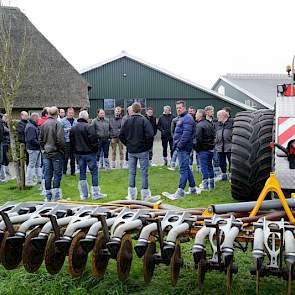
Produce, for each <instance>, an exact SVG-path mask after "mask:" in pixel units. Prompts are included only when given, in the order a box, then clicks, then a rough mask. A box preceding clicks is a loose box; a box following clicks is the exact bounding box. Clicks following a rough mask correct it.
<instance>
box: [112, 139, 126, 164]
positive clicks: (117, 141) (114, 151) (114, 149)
mask: <svg viewBox="0 0 295 295" xmlns="http://www.w3.org/2000/svg"><path fill="white" fill-rule="evenodd" d="M111 146H112V161H113V162H115V161H116V156H117V146H118V148H119V155H120V161H121V162H122V161H123V159H124V155H123V143H122V142H121V141H120V139H119V138H112V140H111Z"/></svg>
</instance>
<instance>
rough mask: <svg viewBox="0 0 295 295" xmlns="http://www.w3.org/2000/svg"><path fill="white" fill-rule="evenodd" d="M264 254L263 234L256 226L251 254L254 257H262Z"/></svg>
mask: <svg viewBox="0 0 295 295" xmlns="http://www.w3.org/2000/svg"><path fill="white" fill-rule="evenodd" d="M263 255H264V234H263V229H262V228H260V227H258V228H256V229H255V231H254V243H253V251H252V256H253V257H254V258H257V259H258V258H262V257H263Z"/></svg>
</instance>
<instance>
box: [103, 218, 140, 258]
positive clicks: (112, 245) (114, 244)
mask: <svg viewBox="0 0 295 295" xmlns="http://www.w3.org/2000/svg"><path fill="white" fill-rule="evenodd" d="M141 226H142V221H141V220H140V219H136V220H133V221H130V222H127V223H125V224H122V225H121V226H118V227H117V228H116V230H115V232H114V234H113V236H112V237H111V239H110V241H109V242H108V243H107V248H108V250H109V251H110V254H111V258H113V259H116V257H117V254H118V252H119V250H120V247H121V240H122V237H123V235H124V234H125V233H126V232H128V231H132V230H134V229H136V228H139V227H141Z"/></svg>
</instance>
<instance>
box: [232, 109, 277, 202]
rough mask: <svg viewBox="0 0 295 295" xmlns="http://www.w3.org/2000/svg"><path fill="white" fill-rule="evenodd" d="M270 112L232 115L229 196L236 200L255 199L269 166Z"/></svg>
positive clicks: (269, 170)
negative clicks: (233, 116)
mask: <svg viewBox="0 0 295 295" xmlns="http://www.w3.org/2000/svg"><path fill="white" fill-rule="evenodd" d="M273 127H274V112H273V111H272V110H257V111H245V112H240V113H238V114H237V115H236V117H235V120H234V130H233V137H232V150H231V151H232V155H231V193H232V197H233V198H234V199H236V200H243V201H250V200H256V199H257V198H258V196H259V194H260V192H261V190H262V189H263V186H264V184H265V181H266V180H267V178H268V177H269V174H270V172H271V165H272V150H271V148H270V146H269V144H270V143H271V142H272V137H273Z"/></svg>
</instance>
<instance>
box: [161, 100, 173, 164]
mask: <svg viewBox="0 0 295 295" xmlns="http://www.w3.org/2000/svg"><path fill="white" fill-rule="evenodd" d="M174 118H175V117H174V116H173V115H172V114H171V107H170V106H164V112H163V115H162V116H161V117H160V118H159V121H158V129H159V130H160V132H161V141H162V147H163V159H164V165H165V166H167V164H168V159H167V156H168V153H167V149H168V144H169V147H170V157H171V158H172V149H173V137H172V133H171V123H172V120H173V119H174Z"/></svg>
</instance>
